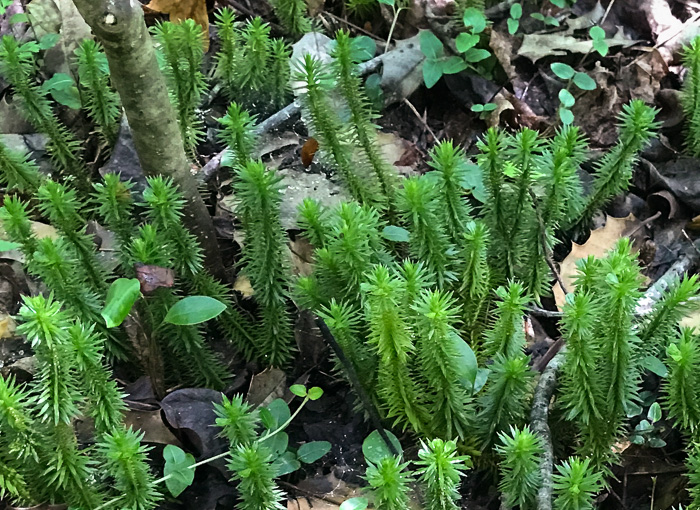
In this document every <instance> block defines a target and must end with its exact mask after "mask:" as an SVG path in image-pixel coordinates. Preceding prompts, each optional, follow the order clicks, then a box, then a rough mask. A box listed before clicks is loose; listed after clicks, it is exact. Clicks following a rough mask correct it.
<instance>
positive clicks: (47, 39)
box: [39, 34, 61, 50]
mask: <svg viewBox="0 0 700 510" xmlns="http://www.w3.org/2000/svg"><path fill="white" fill-rule="evenodd" d="M60 38H61V36H60V35H59V34H46V35H44V36H43V37H42V38H41V39H39V48H41V49H42V50H48V49H49V48H53V47H54V46H56V43H58V40H59V39H60Z"/></svg>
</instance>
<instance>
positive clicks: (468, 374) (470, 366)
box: [450, 334, 479, 394]
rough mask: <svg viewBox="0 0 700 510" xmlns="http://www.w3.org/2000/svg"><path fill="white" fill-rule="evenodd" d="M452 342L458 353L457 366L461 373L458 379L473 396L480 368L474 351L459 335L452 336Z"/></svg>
mask: <svg viewBox="0 0 700 510" xmlns="http://www.w3.org/2000/svg"><path fill="white" fill-rule="evenodd" d="M450 340H451V341H452V347H453V348H454V350H455V352H456V353H457V359H456V362H457V365H459V373H458V374H457V378H458V379H459V382H460V383H461V384H462V386H464V387H465V388H466V389H467V391H469V392H470V393H472V394H473V393H474V383H475V382H476V374H477V370H478V368H479V367H478V363H477V362H476V356H475V355H474V351H472V348H471V347H469V344H468V343H467V342H465V341H464V340H463V339H462V338H461V337H460V336H459V335H457V334H453V335H450Z"/></svg>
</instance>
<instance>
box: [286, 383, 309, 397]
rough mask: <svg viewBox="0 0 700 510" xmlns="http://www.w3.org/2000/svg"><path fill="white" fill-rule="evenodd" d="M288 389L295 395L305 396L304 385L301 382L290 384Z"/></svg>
mask: <svg viewBox="0 0 700 510" xmlns="http://www.w3.org/2000/svg"><path fill="white" fill-rule="evenodd" d="M289 391H291V392H292V393H294V394H295V395H296V396H297V397H301V398H304V397H305V396H306V387H305V386H304V385H303V384H292V385H291V386H290V387H289Z"/></svg>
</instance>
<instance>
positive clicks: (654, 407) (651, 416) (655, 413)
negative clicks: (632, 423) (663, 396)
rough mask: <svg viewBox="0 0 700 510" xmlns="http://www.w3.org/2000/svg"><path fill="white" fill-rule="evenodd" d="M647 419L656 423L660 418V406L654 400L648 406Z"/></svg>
mask: <svg viewBox="0 0 700 510" xmlns="http://www.w3.org/2000/svg"><path fill="white" fill-rule="evenodd" d="M647 419H648V420H649V421H650V422H652V423H656V422H657V421H659V420H660V419H661V406H660V405H659V403H658V402H654V403H653V404H651V407H649V412H648V413H647Z"/></svg>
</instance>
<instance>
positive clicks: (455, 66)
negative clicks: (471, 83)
mask: <svg viewBox="0 0 700 510" xmlns="http://www.w3.org/2000/svg"><path fill="white" fill-rule="evenodd" d="M470 51H471V50H470ZM440 64H441V65H442V74H457V73H460V72H462V71H464V70H465V69H466V68H467V63H466V62H465V61H464V60H463V59H462V58H461V57H457V56H452V57H448V58H446V59H444V60H441V61H440Z"/></svg>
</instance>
